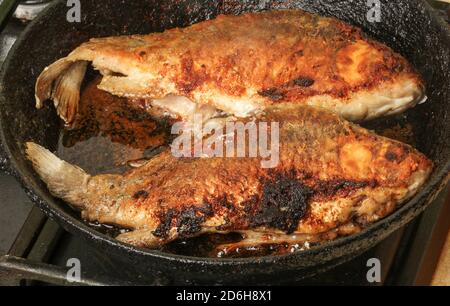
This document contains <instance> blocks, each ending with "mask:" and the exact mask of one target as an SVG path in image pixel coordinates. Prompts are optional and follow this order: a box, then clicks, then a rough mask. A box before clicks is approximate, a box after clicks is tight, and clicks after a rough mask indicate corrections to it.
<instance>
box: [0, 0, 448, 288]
mask: <svg viewBox="0 0 450 306" xmlns="http://www.w3.org/2000/svg"><path fill="white" fill-rule="evenodd" d="M1 2H2V0H0V3H1ZM48 2H49V1H48V0H47V1H46V0H31V1H30V0H28V1H21V2H20V5H19V6H18V8H17V10H16V12H15V14H14V16H15V18H13V19H11V20H10V21H9V22H8V23H7V25H6V27H5V28H4V29H3V30H2V32H1V34H0V43H1V45H0V46H1V47H0V65H1V64H2V63H3V61H4V59H5V58H6V55H7V53H8V51H9V49H10V47H11V46H12V44H13V43H14V41H15V40H16V38H17V37H18V36H19V35H20V33H21V32H22V31H23V30H24V28H25V26H26V24H27V21H28V20H30V19H33V18H34V17H35V16H36V14H37V12H39V11H40V10H42V8H43V7H45V6H46V5H47V4H48ZM431 2H433V5H435V7H436V8H438V9H441V10H443V11H442V12H443V13H442V15H443V17H444V18H448V12H449V10H448V9H449V6H448V5H447V6H446V5H445V4H442V3H440V4H439V3H437V2H436V1H431ZM448 189H449V188H447V189H446V190H445V191H444V192H443V193H442V194H441V195H440V196H439V197H438V198H437V199H436V201H435V202H434V203H433V204H432V205H431V206H430V208H429V209H428V210H427V211H426V212H425V213H424V214H423V215H422V216H421V217H420V218H417V219H416V221H414V222H413V223H411V224H410V225H408V226H407V227H405V228H403V229H400V230H398V231H397V232H395V233H393V234H392V235H391V236H390V237H388V238H387V239H386V240H384V241H383V242H381V243H380V244H378V245H377V246H375V247H374V248H372V249H371V250H369V251H367V252H366V253H364V254H362V255H360V256H358V257H356V258H355V259H353V260H351V261H349V262H347V263H345V264H342V265H340V266H338V267H335V268H334V269H331V270H329V271H327V272H324V273H321V274H319V275H317V276H315V277H312V278H309V279H302V280H283V279H282V280H277V281H276V284H285V285H380V284H384V285H399V284H401V285H413V284H420V285H426V284H429V283H430V280H431V278H432V276H433V275H432V273H433V271H434V267H435V265H436V263H437V261H438V256H439V253H440V252H439V250H440V249H441V248H442V245H443V243H444V241H445V237H442V236H443V235H442V233H446V232H448V226H449V222H448V221H447V220H443V219H446V218H439V216H445V215H448V214H449V213H450V212H449V207H450V194H449V190H448ZM0 229H1V230H0V285H49V284H56V285H71V284H72V285H73V284H82V285H111V284H113V285H132V284H140V285H186V283H183V284H178V283H177V281H176V279H174V278H171V276H170V275H168V276H158V277H155V278H154V279H149V278H148V276H147V275H146V276H145V277H144V275H139V274H136V273H132V272H129V271H127V270H126V269H116V267H117V266H118V265H121V263H118V262H115V261H114V260H113V259H111V258H109V257H108V256H107V255H106V254H103V253H102V252H101V251H99V250H97V249H95V248H94V247H93V246H91V245H90V244H87V243H86V242H85V241H83V240H81V239H80V238H79V237H76V236H73V235H71V234H70V233H68V232H66V231H64V230H63V229H62V228H61V227H60V226H59V225H57V224H56V223H55V222H54V221H52V220H50V219H48V218H47V217H46V216H45V215H44V214H43V213H42V212H41V211H40V210H39V209H38V208H36V207H33V205H32V203H31V202H30V201H29V200H28V198H27V197H26V195H25V193H24V192H23V190H22V188H21V187H20V185H19V184H18V183H17V182H16V181H15V180H14V179H13V178H11V177H9V176H7V175H3V174H0ZM439 233H440V235H438V234H439ZM71 258H76V259H78V260H79V261H80V262H82V263H83V269H82V277H81V281H79V282H74V283H69V282H68V281H67V279H66V275H67V271H68V269H69V268H68V267H67V263H68V261H69V259H71ZM373 258H375V259H378V260H379V261H380V263H381V280H380V282H375V283H369V281H368V279H367V273H368V270H369V269H370V267H368V265H367V263H368V261H369V259H373ZM118 270H120V271H118ZM274 285H275V283H274Z"/></svg>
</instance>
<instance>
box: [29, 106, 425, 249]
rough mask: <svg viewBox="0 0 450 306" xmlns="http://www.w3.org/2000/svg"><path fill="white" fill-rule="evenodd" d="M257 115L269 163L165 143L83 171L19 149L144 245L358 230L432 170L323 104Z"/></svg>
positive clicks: (87, 211) (57, 190)
mask: <svg viewBox="0 0 450 306" xmlns="http://www.w3.org/2000/svg"><path fill="white" fill-rule="evenodd" d="M258 120H259V121H267V122H279V124H280V163H279V165H278V166H277V167H276V168H273V169H264V168H261V165H260V158H176V157H174V156H173V155H172V154H171V152H169V151H167V152H163V153H161V154H160V155H158V156H157V157H155V158H153V159H152V160H150V161H149V162H148V163H147V164H145V165H144V166H142V167H140V168H137V169H134V170H131V171H129V172H127V173H125V174H123V175H98V176H90V175H88V174H87V173H85V172H84V171H83V170H81V169H80V168H78V167H75V166H72V165H70V164H68V163H66V162H64V161H61V160H60V159H58V158H57V157H56V156H54V155H53V154H52V153H50V152H49V151H47V150H46V149H44V148H42V147H40V146H38V145H36V144H34V143H28V144H27V147H26V152H27V156H28V158H29V159H30V161H31V162H32V164H33V166H34V168H35V170H36V171H37V173H38V174H39V175H40V177H41V178H42V179H43V181H44V182H45V183H46V184H47V186H48V188H49V190H50V191H51V192H52V194H54V195H55V196H56V197H59V198H62V199H64V200H65V201H67V202H68V203H70V204H72V205H73V206H75V207H77V208H78V209H80V210H81V211H82V216H83V217H84V218H86V219H88V220H92V221H94V220H95V221H99V222H101V223H109V224H116V225H120V226H122V227H126V228H129V229H131V230H132V231H130V232H128V233H125V234H122V235H119V236H118V237H117V239H119V240H121V241H123V242H127V243H130V244H133V245H136V246H141V247H157V246H160V245H162V244H165V243H167V242H169V241H171V240H174V239H177V238H180V237H191V236H195V235H199V234H201V233H206V232H230V231H238V232H242V233H244V234H245V235H246V236H247V237H248V243H251V244H262V243H266V242H268V240H270V241H271V242H274V241H277V242H280V241H291V242H292V241H305V240H308V241H309V240H311V241H312V240H315V241H320V240H323V239H331V238H334V237H335V235H337V234H350V233H354V232H358V231H360V230H361V228H362V227H363V226H365V225H367V224H370V223H372V222H375V221H377V220H379V219H380V218H383V217H385V216H386V215H388V214H390V213H392V212H393V211H394V210H395V209H396V208H397V207H398V206H399V205H401V204H402V203H403V202H404V201H405V200H407V199H408V198H410V197H411V196H413V195H414V194H415V193H416V192H417V190H418V189H419V188H420V187H421V186H422V185H423V184H424V182H425V181H426V179H427V178H428V176H429V174H430V172H431V170H432V162H431V161H430V160H428V159H427V158H426V157H425V156H424V155H423V154H421V153H419V152H418V151H416V150H415V149H414V148H412V147H410V146H408V145H405V144H402V143H400V142H397V141H394V140H390V139H388V138H384V137H381V136H378V135H375V134H373V133H371V132H369V131H367V130H365V129H363V128H361V127H359V126H356V125H353V124H351V123H348V122H347V121H345V120H343V119H342V118H340V117H339V116H337V115H335V114H333V113H331V112H328V111H325V110H323V109H319V108H313V107H304V106H299V105H285V106H284V107H282V108H280V107H271V108H268V109H266V111H265V112H264V113H263V114H261V117H260V118H259V119H258Z"/></svg>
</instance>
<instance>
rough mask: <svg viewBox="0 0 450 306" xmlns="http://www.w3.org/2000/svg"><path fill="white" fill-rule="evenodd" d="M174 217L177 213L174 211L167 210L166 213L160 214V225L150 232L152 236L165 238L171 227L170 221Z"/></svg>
mask: <svg viewBox="0 0 450 306" xmlns="http://www.w3.org/2000/svg"><path fill="white" fill-rule="evenodd" d="M176 215H177V212H176V210H174V209H169V210H168V211H166V212H164V213H162V214H160V216H159V220H160V223H159V225H158V227H157V228H156V230H154V231H153V232H152V234H153V235H155V236H156V237H159V238H163V239H164V238H167V236H168V235H169V231H170V229H171V227H172V220H173V219H174V218H175V217H176Z"/></svg>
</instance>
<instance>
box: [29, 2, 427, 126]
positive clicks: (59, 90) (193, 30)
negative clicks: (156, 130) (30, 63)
mask: <svg viewBox="0 0 450 306" xmlns="http://www.w3.org/2000/svg"><path fill="white" fill-rule="evenodd" d="M88 63H92V65H93V66H94V68H95V69H97V70H99V71H100V73H101V74H102V75H103V76H104V77H103V79H102V81H101V83H100V84H99V88H100V89H102V90H105V91H107V92H109V93H112V94H114V95H117V96H121V97H128V98H130V99H131V100H138V101H139V102H140V103H142V104H145V105H146V108H147V109H148V110H149V111H151V112H154V111H155V110H157V111H158V112H159V113H161V112H162V113H168V114H170V115H173V116H175V117H178V118H181V119H182V120H184V121H189V120H190V119H191V117H192V115H193V114H194V113H199V112H202V113H203V114H204V115H205V116H206V117H214V116H215V115H216V114H218V113H223V112H225V113H227V114H229V115H232V116H235V117H246V116H248V115H252V114H254V113H257V112H258V111H261V110H262V109H264V108H265V107H267V106H269V105H279V104H282V103H285V102H295V103H299V104H306V105H313V106H322V107H324V108H327V109H329V110H332V111H335V112H337V113H339V114H341V115H343V116H344V117H345V118H346V119H349V120H352V121H358V120H366V119H371V118H375V117H379V116H383V115H389V114H395V113H398V112H401V111H403V110H405V109H407V108H409V107H413V106H414V105H416V104H417V103H418V102H420V101H423V100H424V98H425V96H424V85H423V82H422V79H421V77H420V76H419V75H418V74H417V73H416V72H415V71H414V69H413V68H412V67H411V65H410V64H409V63H408V62H407V61H406V60H405V59H404V58H403V57H402V56H400V55H399V54H397V53H395V52H394V51H393V50H391V49H390V48H388V47H387V46H385V45H383V44H381V43H378V42H376V41H373V40H371V39H369V38H367V37H366V36H365V35H364V34H363V33H362V32H361V30H360V29H358V28H356V27H353V26H350V25H348V24H346V23H344V22H341V21H338V20H336V19H334V18H325V17H319V16H317V15H314V14H310V13H307V12H304V11H301V10H280V11H268V12H260V13H248V14H244V15H240V16H224V15H221V16H218V17H217V18H216V19H214V20H209V21H204V22H200V23H198V24H194V25H192V26H189V27H186V28H175V29H171V30H167V31H165V32H163V33H152V34H149V35H132V36H121V37H107V38H94V39H91V40H90V41H88V42H86V43H84V44H82V45H81V46H80V47H78V48H76V49H75V50H74V51H73V52H72V53H70V55H69V56H67V57H65V58H63V59H60V60H58V61H57V62H55V63H53V64H52V65H50V66H49V67H47V68H46V69H45V70H44V71H43V72H42V74H41V75H40V76H39V78H38V80H37V83H36V100H37V107H38V108H39V107H41V106H42V104H43V102H44V101H45V100H47V99H52V100H53V101H54V104H55V107H56V108H57V110H58V114H59V115H60V117H61V118H63V119H64V120H65V121H66V123H68V124H70V123H72V122H73V120H74V116H75V114H76V112H77V107H78V102H79V96H80V94H79V91H80V86H81V83H82V80H83V78H84V74H85V71H86V67H87V65H88ZM143 102H144V103H143Z"/></svg>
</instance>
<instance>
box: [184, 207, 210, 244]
mask: <svg viewBox="0 0 450 306" xmlns="http://www.w3.org/2000/svg"><path fill="white" fill-rule="evenodd" d="M212 214H213V211H212V208H211V206H210V205H209V204H207V205H204V206H201V207H188V208H186V209H184V210H183V211H181V213H179V214H178V216H177V232H178V234H179V235H180V237H189V236H191V235H194V234H196V233H198V232H200V231H201V229H202V223H203V222H205V221H206V219H207V218H208V217H209V216H211V215H212Z"/></svg>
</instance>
